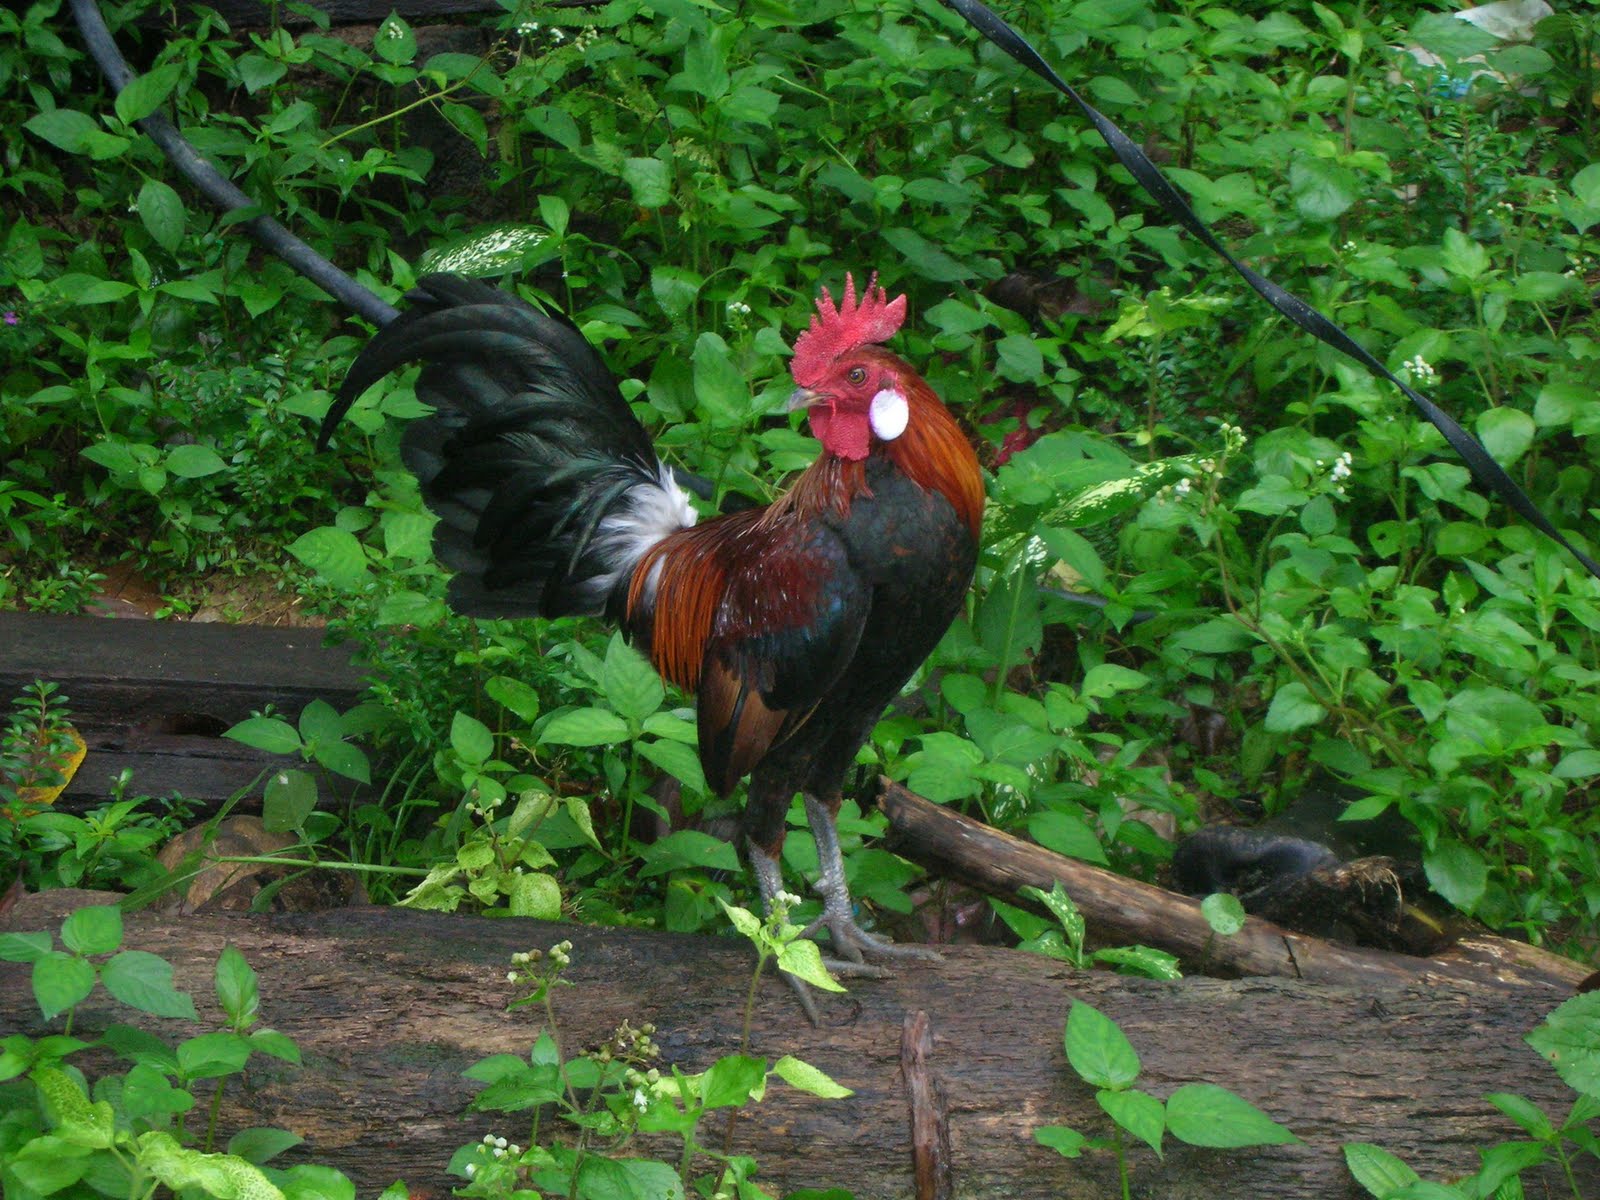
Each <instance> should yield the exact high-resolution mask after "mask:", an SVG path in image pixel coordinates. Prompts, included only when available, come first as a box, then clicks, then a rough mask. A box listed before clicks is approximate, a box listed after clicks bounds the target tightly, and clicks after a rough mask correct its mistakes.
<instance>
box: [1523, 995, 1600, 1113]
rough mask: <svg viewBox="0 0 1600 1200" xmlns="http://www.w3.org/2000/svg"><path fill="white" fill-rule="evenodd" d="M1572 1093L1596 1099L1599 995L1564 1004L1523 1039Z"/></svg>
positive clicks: (1599, 1050)
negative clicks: (1544, 1059) (1540, 1055)
mask: <svg viewBox="0 0 1600 1200" xmlns="http://www.w3.org/2000/svg"><path fill="white" fill-rule="evenodd" d="M1527 1042H1528V1045H1530V1046H1532V1047H1533V1048H1534V1049H1535V1050H1537V1051H1538V1052H1539V1053H1540V1054H1542V1055H1544V1057H1545V1058H1546V1059H1547V1060H1549V1062H1550V1065H1551V1066H1553V1067H1555V1069H1556V1074H1558V1075H1560V1076H1561V1078H1562V1079H1563V1080H1564V1081H1565V1082H1566V1084H1567V1086H1569V1087H1571V1088H1572V1089H1573V1090H1575V1091H1578V1092H1581V1093H1583V1094H1584V1095H1586V1096H1590V1097H1593V1098H1596V1099H1600V992H1585V993H1583V994H1582V995H1580V996H1574V997H1572V998H1571V999H1570V1000H1567V1001H1566V1002H1565V1003H1563V1004H1562V1005H1561V1006H1560V1007H1559V1008H1557V1009H1556V1010H1555V1011H1554V1012H1553V1013H1551V1014H1550V1015H1549V1016H1548V1017H1546V1018H1545V1019H1544V1023H1543V1024H1541V1025H1540V1026H1539V1027H1538V1028H1537V1029H1535V1030H1534V1031H1533V1032H1532V1033H1530V1034H1529V1035H1528V1037H1527Z"/></svg>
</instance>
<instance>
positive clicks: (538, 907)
mask: <svg viewBox="0 0 1600 1200" xmlns="http://www.w3.org/2000/svg"><path fill="white" fill-rule="evenodd" d="M502 886H503V887H504V889H505V894H506V907H507V908H508V909H509V910H510V912H511V915H512V916H513V917H533V918H535V919H536V920H540V921H554V920H556V919H557V918H558V917H560V916H561V885H560V884H558V883H557V882H556V880H555V876H553V875H547V874H545V873H544V872H543V871H524V872H522V873H521V874H519V875H511V876H509V877H507V878H505V879H504V880H502Z"/></svg>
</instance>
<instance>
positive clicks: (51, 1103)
mask: <svg viewBox="0 0 1600 1200" xmlns="http://www.w3.org/2000/svg"><path fill="white" fill-rule="evenodd" d="M32 1079H33V1082H34V1086H35V1087H37V1088H38V1089H39V1100H40V1103H41V1105H42V1107H43V1108H44V1114H45V1117H46V1119H47V1120H48V1121H49V1122H50V1126H51V1130H52V1132H54V1133H55V1135H56V1136H57V1137H59V1138H61V1140H62V1141H64V1142H67V1143H69V1144H71V1145H74V1146H83V1147H86V1148H88V1149H91V1150H103V1149H105V1148H106V1147H107V1146H109V1145H111V1143H112V1139H113V1138H114V1136H115V1134H116V1115H115V1113H113V1112H112V1109H111V1105H110V1104H109V1103H107V1102H106V1101H104V1100H101V1101H98V1102H91V1101H90V1099H89V1097H88V1096H87V1095H85V1094H84V1091H83V1089H82V1088H81V1087H80V1086H79V1085H78V1081H77V1080H76V1079H74V1078H73V1077H72V1076H71V1075H68V1074H67V1073H66V1072H65V1071H63V1070H61V1068H59V1067H53V1066H38V1067H35V1068H34V1069H33V1074H32Z"/></svg>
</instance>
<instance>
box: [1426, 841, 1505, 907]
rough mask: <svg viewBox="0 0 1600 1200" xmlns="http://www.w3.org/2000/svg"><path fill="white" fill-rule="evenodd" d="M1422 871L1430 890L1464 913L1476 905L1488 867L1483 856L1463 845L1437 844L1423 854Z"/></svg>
mask: <svg viewBox="0 0 1600 1200" xmlns="http://www.w3.org/2000/svg"><path fill="white" fill-rule="evenodd" d="M1422 869H1423V871H1424V872H1425V873H1426V874H1427V876H1428V883H1429V885H1430V886H1431V887H1432V888H1433V890H1434V891H1436V892H1438V893H1439V894H1440V895H1441V896H1443V897H1444V898H1445V899H1446V900H1448V901H1450V903H1451V904H1453V905H1455V906H1456V907H1457V908H1459V909H1460V910H1461V911H1462V912H1464V913H1470V912H1472V910H1473V909H1474V908H1476V907H1477V906H1478V901H1480V900H1482V899H1483V894H1484V891H1485V890H1486V889H1487V887H1488V884H1489V867H1488V864H1487V863H1486V862H1484V860H1483V855H1482V854H1481V853H1479V852H1478V851H1477V850H1476V849H1474V848H1473V847H1471V846H1468V845H1467V844H1465V843H1464V842H1458V841H1454V840H1443V841H1441V842H1439V844H1438V845H1437V846H1435V847H1434V848H1433V849H1432V850H1429V851H1427V852H1426V853H1424V854H1423V856H1422Z"/></svg>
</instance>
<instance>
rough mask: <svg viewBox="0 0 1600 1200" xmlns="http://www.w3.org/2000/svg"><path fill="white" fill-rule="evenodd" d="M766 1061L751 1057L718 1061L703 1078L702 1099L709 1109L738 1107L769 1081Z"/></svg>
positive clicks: (735, 1055)
mask: <svg viewBox="0 0 1600 1200" xmlns="http://www.w3.org/2000/svg"><path fill="white" fill-rule="evenodd" d="M766 1077H767V1062H766V1060H765V1059H763V1058H755V1057H753V1056H751V1055H748V1054H728V1055H725V1056H723V1057H722V1058H719V1059H717V1061H716V1062H714V1063H712V1064H711V1066H710V1067H709V1068H708V1069H707V1070H706V1072H705V1074H703V1075H701V1076H700V1099H701V1101H702V1103H703V1104H704V1105H705V1107H706V1108H708V1109H709V1108H737V1107H738V1106H739V1105H741V1104H743V1103H744V1102H745V1101H746V1100H748V1099H750V1095H751V1093H752V1092H754V1091H756V1089H758V1088H759V1087H761V1085H762V1084H763V1083H764V1082H765V1081H766Z"/></svg>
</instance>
